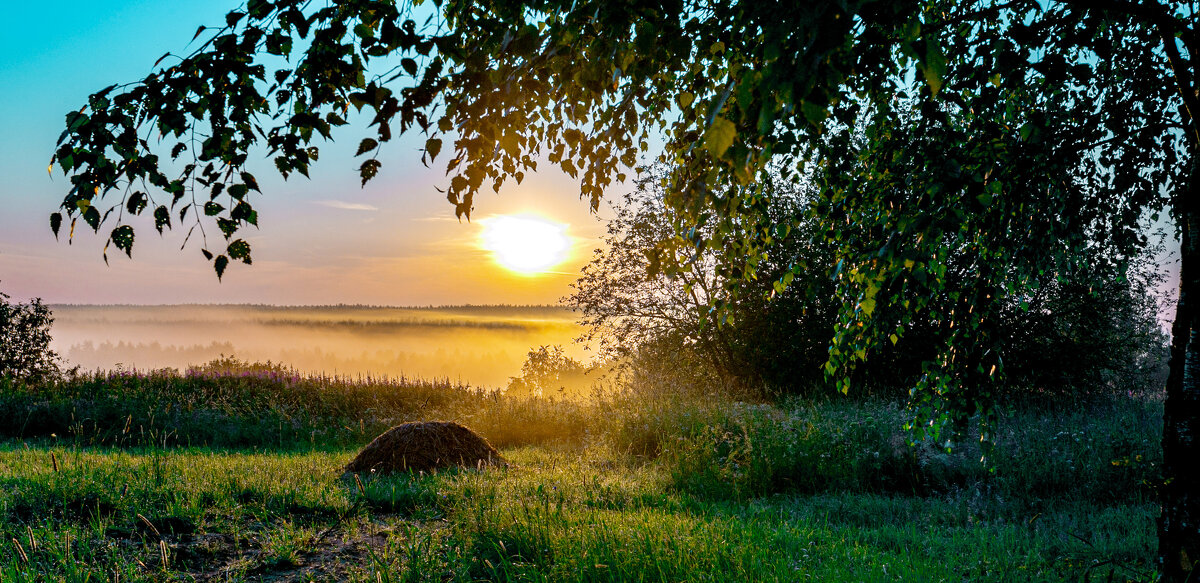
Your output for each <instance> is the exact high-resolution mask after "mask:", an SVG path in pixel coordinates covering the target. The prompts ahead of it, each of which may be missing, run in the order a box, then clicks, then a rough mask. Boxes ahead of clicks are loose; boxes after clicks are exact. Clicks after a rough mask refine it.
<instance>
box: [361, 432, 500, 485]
mask: <svg viewBox="0 0 1200 583" xmlns="http://www.w3.org/2000/svg"><path fill="white" fill-rule="evenodd" d="M491 465H500V466H507V465H508V462H507V461H506V460H505V459H504V458H503V457H501V456H500V452H498V451H496V448H494V447H492V444H490V443H488V442H487V440H486V439H484V438H482V437H480V436H479V435H478V434H476V433H475V432H474V431H471V430H470V429H467V428H466V427H463V426H462V425H459V424H458V423H454V422H452V421H424V422H419V423H405V424H403V425H397V426H395V427H393V428H391V429H389V430H387V431H385V432H383V434H382V435H380V436H379V437H376V438H375V440H374V441H372V442H371V443H368V444H367V446H366V447H364V448H362V451H360V452H358V455H357V456H355V457H354V459H353V460H351V461H350V463H349V464H348V465H346V471H347V472H370V471H372V470H374V471H376V472H384V473H387V472H403V471H426V472H428V471H430V470H433V469H437V468H446V467H451V466H458V467H465V468H474V467H481V466H491Z"/></svg>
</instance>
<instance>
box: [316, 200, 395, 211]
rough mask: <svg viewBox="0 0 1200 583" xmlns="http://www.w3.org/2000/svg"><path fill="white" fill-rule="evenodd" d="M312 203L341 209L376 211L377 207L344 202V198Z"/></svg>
mask: <svg viewBox="0 0 1200 583" xmlns="http://www.w3.org/2000/svg"><path fill="white" fill-rule="evenodd" d="M312 203H313V204H316V205H321V206H324V207H329V208H334V209H341V210H344V211H377V210H379V207H377V206H374V205H369V204H363V203H358V202H346V201H344V200H314V201H312Z"/></svg>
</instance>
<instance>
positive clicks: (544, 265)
mask: <svg viewBox="0 0 1200 583" xmlns="http://www.w3.org/2000/svg"><path fill="white" fill-rule="evenodd" d="M480 222H481V223H482V224H483V234H482V235H481V241H480V243H481V244H482V246H483V248H484V249H487V250H488V251H491V252H492V257H493V258H494V259H495V260H496V263H499V264H500V265H501V266H503V267H505V268H506V269H508V270H510V271H513V272H516V273H519V274H522V275H536V274H538V273H543V272H545V271H546V270H547V269H549V268H551V267H554V266H555V265H558V264H559V263H562V262H563V261H565V260H566V259H567V251H568V250H569V249H570V247H571V239H570V237H569V236H567V226H566V225H563V224H559V223H555V222H553V221H550V220H547V219H545V218H542V217H539V216H536V215H500V216H496V217H490V218H487V219H483V220H482V221H480Z"/></svg>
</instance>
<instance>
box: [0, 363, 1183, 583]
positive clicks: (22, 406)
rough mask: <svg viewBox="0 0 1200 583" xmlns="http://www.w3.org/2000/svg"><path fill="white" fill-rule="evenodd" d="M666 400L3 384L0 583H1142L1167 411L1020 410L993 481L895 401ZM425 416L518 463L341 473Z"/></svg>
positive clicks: (988, 471)
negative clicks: (927, 433)
mask: <svg viewBox="0 0 1200 583" xmlns="http://www.w3.org/2000/svg"><path fill="white" fill-rule="evenodd" d="M671 382H672V381H669V380H664V378H663V377H655V378H653V379H650V378H649V377H636V376H635V377H633V378H631V379H629V380H627V382H625V383H624V384H622V385H620V386H619V387H618V386H616V385H614V386H613V387H610V388H609V389H607V390H598V391H597V392H596V393H594V394H592V395H591V396H589V397H588V398H569V399H568V398H556V397H555V396H554V394H553V393H552V392H550V393H549V395H550V396H535V395H512V394H506V393H503V392H499V391H493V390H488V389H481V388H478V387H475V386H471V385H466V384H458V383H453V382H449V381H444V380H443V381H419V380H414V379H404V380H399V379H387V378H377V377H366V376H355V377H338V376H331V375H313V374H305V373H300V372H298V371H296V370H293V369H290V368H288V367H284V366H280V365H269V364H264V363H252V362H246V361H240V360H237V359H230V358H225V359H221V360H218V361H215V362H210V363H209V364H208V365H204V366H199V367H193V368H191V369H189V370H187V371H184V372H179V371H171V370H167V371H151V372H132V371H109V372H95V373H90V374H85V375H80V376H77V377H75V378H73V379H68V380H64V381H59V382H53V383H44V384H38V385H25V384H22V383H19V382H15V381H11V380H9V381H0V431H2V432H3V435H2V436H0V438H2V439H3V441H2V445H0V541H3V542H0V549H3V550H2V551H0V580H3V581H6V582H8V581H177V580H183V581H191V580H196V581H260V580H261V581H312V580H316V581H323V580H338V581H376V582H382V581H484V580H487V581H640V580H645V581H807V580H812V581H901V580H920V581H1066V580H1069V581H1126V580H1150V579H1152V578H1153V567H1152V558H1153V556H1154V548H1155V530H1154V518H1155V516H1156V514H1157V506H1156V505H1155V504H1154V502H1153V496H1154V491H1153V488H1154V484H1155V483H1156V479H1157V478H1156V468H1157V466H1158V463H1159V456H1160V455H1161V454H1160V449H1159V447H1158V443H1159V441H1160V431H1161V421H1160V420H1161V414H1162V405H1161V401H1160V400H1159V399H1157V398H1155V397H1153V396H1137V395H1131V396H1112V395H1108V396H1096V397H1093V398H1089V399H1078V400H1074V401H1072V402H1071V403H1064V402H1054V403H1042V402H1028V403H1023V404H1015V403H1014V404H1012V405H1010V406H1009V407H1008V408H1007V410H1006V413H1005V414H1004V416H1003V418H1002V421H1001V424H1000V433H999V435H998V440H997V448H996V450H995V452H994V453H993V455H992V457H991V458H990V463H989V464H987V465H984V464H981V463H980V451H979V449H978V446H977V445H976V442H975V441H974V440H971V439H966V440H963V442H962V443H961V444H956V445H955V447H954V448H952V449H951V450H950V451H946V450H945V449H944V448H942V447H940V446H938V445H935V444H930V443H918V444H910V443H908V439H907V434H905V433H904V432H903V431H902V429H901V427H902V425H903V421H904V419H905V413H904V410H903V407H902V405H901V404H899V403H896V402H893V401H889V400H876V399H863V398H859V399H854V398H845V397H840V396H839V397H826V398H816V399H812V398H809V399H796V398H792V399H788V398H782V399H776V400H773V401H771V402H760V401H758V400H755V399H752V398H749V397H747V396H746V395H740V396H739V395H736V394H730V393H728V392H723V391H719V390H709V389H703V388H698V387H699V385H695V384H692V383H689V382H685V381H677V382H676V383H677V384H671ZM424 419H446V420H455V421H459V422H461V423H463V424H465V425H467V426H469V427H471V428H473V429H475V430H476V431H478V432H479V433H480V434H482V435H483V436H484V437H486V438H487V439H489V440H490V441H491V442H492V443H493V444H494V445H496V446H497V447H498V448H500V449H501V451H502V453H503V454H504V455H505V456H506V457H508V458H509V460H510V461H511V462H512V466H511V467H509V468H491V469H484V470H476V469H469V470H447V471H440V472H435V473H430V474H416V475H409V474H403V475H378V476H376V475H343V473H342V471H341V469H340V468H341V466H343V465H344V464H345V463H346V462H348V461H349V459H350V457H351V456H352V455H353V453H354V451H355V450H356V449H357V448H358V447H360V446H361V445H363V444H365V443H366V442H367V441H369V440H370V439H371V438H372V437H374V436H375V435H377V434H378V433H379V432H381V431H382V430H384V429H386V428H387V427H390V426H392V425H395V424H397V423H401V422H405V421H411V420H424Z"/></svg>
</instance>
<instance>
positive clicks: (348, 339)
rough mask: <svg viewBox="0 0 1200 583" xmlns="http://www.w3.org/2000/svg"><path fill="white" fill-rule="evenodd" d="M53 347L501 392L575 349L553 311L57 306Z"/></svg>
mask: <svg viewBox="0 0 1200 583" xmlns="http://www.w3.org/2000/svg"><path fill="white" fill-rule="evenodd" d="M53 312H54V318H55V322H54V328H53V338H54V347H55V349H56V350H58V352H59V354H61V355H63V356H64V357H66V358H67V360H68V361H69V362H70V363H71V364H72V365H79V366H81V367H82V368H83V369H84V370H92V369H114V368H116V367H118V366H120V367H122V368H124V369H130V368H136V369H139V370H145V369H155V368H164V367H169V368H178V369H183V368H186V367H188V366H189V365H195V364H201V363H204V362H208V361H209V360H212V359H214V358H217V357H219V356H221V355H225V356H230V355H233V356H236V357H238V358H240V359H242V360H251V361H254V360H258V361H266V360H270V361H273V362H277V363H282V364H285V365H289V366H292V367H294V368H296V369H297V370H299V371H302V372H323V373H329V374H342V375H359V374H372V375H387V376H393V377H397V376H401V375H404V376H406V377H421V378H448V379H450V380H453V381H461V382H464V383H468V384H471V385H475V386H490V387H501V386H504V385H505V384H507V382H508V379H509V378H510V377H513V376H517V375H519V374H520V372H521V364H522V363H523V362H524V361H525V357H526V355H527V354H528V352H529V351H530V350H531V349H535V348H537V347H539V346H553V345H560V346H562V348H563V349H564V351H565V353H566V354H567V355H569V356H571V357H573V358H576V359H579V360H585V358H584V351H583V348H582V347H581V346H579V345H576V344H575V343H574V342H573V340H574V339H575V338H576V337H578V336H579V335H580V334H581V333H582V328H580V326H579V325H578V324H577V323H576V322H575V316H574V314H573V313H572V312H571V311H570V310H567V309H565V308H560V307H554V306H450V307H437V308H397V307H372V306H300V307H292V306H259V305H165V306H91V305H57V306H53Z"/></svg>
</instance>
